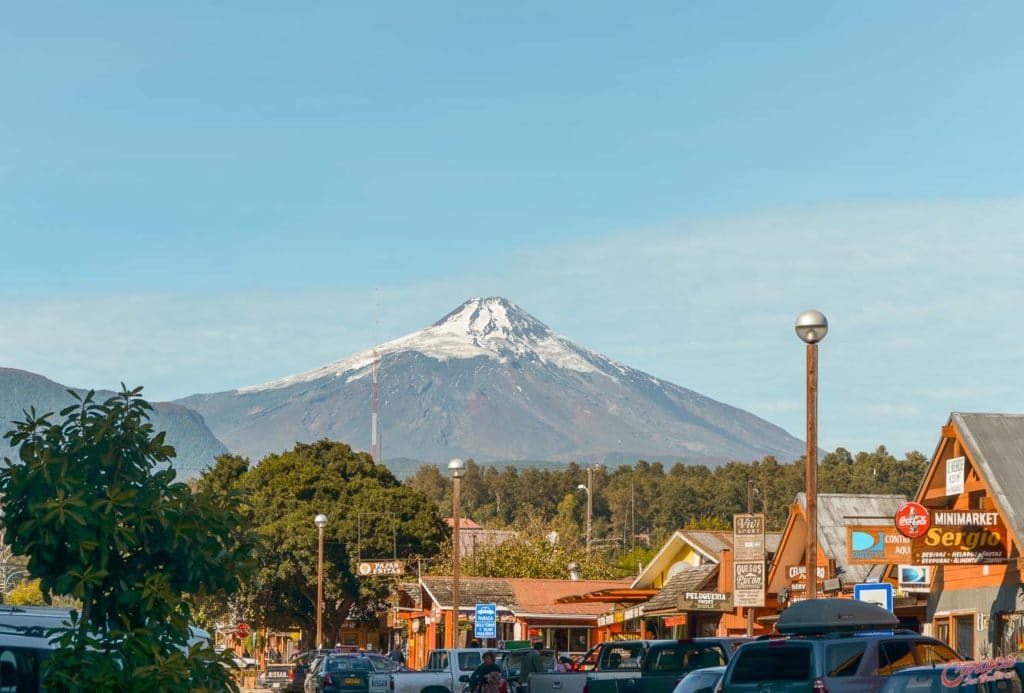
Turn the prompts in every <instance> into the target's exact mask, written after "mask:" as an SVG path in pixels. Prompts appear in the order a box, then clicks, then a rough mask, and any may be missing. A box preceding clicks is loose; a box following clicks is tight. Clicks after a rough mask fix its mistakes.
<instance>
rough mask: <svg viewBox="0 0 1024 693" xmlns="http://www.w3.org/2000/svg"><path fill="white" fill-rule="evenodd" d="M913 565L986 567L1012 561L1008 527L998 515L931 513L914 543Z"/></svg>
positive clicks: (933, 511) (971, 512) (911, 560)
mask: <svg viewBox="0 0 1024 693" xmlns="http://www.w3.org/2000/svg"><path fill="white" fill-rule="evenodd" d="M911 546H912V549H911V558H910V560H909V561H903V562H904V563H911V564H913V565H983V564H987V563H988V564H991V563H1005V562H1006V561H1007V559H1008V558H1009V555H1010V554H1009V541H1008V540H1007V532H1006V526H1005V525H1004V524H1003V520H1002V518H1001V517H1000V516H999V513H997V512H985V511H978V510H969V511H960V510H932V511H930V517H929V523H928V529H927V530H926V531H925V532H924V534H923V535H922V536H920V537H918V538H916V539H914V540H913V542H912V545H911Z"/></svg>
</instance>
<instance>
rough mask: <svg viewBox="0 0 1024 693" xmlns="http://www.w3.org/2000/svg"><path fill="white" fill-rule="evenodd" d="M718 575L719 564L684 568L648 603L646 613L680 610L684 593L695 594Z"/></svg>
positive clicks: (645, 608) (645, 606) (645, 607)
mask: <svg viewBox="0 0 1024 693" xmlns="http://www.w3.org/2000/svg"><path fill="white" fill-rule="evenodd" d="M717 574H718V564H710V565H698V566H694V567H692V568H683V569H682V570H680V571H679V572H678V573H676V574H675V575H673V576H672V577H671V578H670V579H669V581H668V582H667V583H666V584H665V586H664V587H662V588H661V591H660V592H658V594H657V595H656V596H654V597H652V598H651V599H650V601H648V602H646V603H645V604H644V605H643V606H644V613H645V614H650V613H653V612H656V611H666V610H672V611H675V610H677V609H678V608H679V596H680V595H681V594H683V593H684V592H695V591H697V590H700V588H702V587H704V586H705V585H707V584H708V583H709V582H711V580H713V579H714V578H715V576H716V575H717Z"/></svg>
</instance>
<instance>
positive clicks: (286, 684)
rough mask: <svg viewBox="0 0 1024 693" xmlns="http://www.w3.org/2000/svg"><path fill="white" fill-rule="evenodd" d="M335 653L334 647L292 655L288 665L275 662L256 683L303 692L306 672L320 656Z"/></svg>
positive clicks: (277, 688)
mask: <svg viewBox="0 0 1024 693" xmlns="http://www.w3.org/2000/svg"><path fill="white" fill-rule="evenodd" d="M329 654H334V650H333V649H327V648H321V649H319V650H309V651H307V652H301V653H299V654H296V655H293V656H292V661H290V662H289V663H288V664H287V665H281V664H275V665H271V666H268V667H267V670H266V671H265V672H263V673H262V674H260V676H259V677H257V679H256V685H257V686H259V687H261V688H269V689H271V690H275V691H276V690H281V691H285V693H302V692H303V691H304V690H305V683H306V674H307V673H309V669H310V667H311V666H313V663H314V662H315V661H316V660H317V659H319V658H320V657H324V656H326V655H329Z"/></svg>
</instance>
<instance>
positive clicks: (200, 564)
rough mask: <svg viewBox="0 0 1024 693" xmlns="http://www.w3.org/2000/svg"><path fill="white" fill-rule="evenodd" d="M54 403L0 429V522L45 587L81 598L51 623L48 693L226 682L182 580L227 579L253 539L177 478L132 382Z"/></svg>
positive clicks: (229, 583)
mask: <svg viewBox="0 0 1024 693" xmlns="http://www.w3.org/2000/svg"><path fill="white" fill-rule="evenodd" d="M71 395H72V397H74V398H75V399H76V400H78V401H77V403H76V404H74V405H72V406H69V407H68V408H66V409H64V410H63V411H61V412H60V416H61V417H66V418H65V419H64V421H63V422H62V423H55V422H51V421H50V417H51V416H52V414H44V415H42V416H38V415H37V414H36V412H35V411H34V410H33V411H30V412H26V418H25V420H24V421H21V422H17V423H16V424H15V426H16V428H15V430H13V431H11V432H10V433H8V434H7V436H6V437H7V438H8V439H9V440H10V444H11V446H12V447H14V448H16V449H17V450H18V460H17V461H14V462H12V461H11V460H9V459H7V460H5V461H6V463H7V466H6V467H5V468H4V469H2V470H0V493H2V495H3V498H4V516H3V524H4V527H5V529H6V532H7V539H8V541H9V542H10V545H11V548H12V549H13V551H14V552H15V553H16V554H19V555H26V556H28V570H29V572H30V574H32V575H33V576H36V577H37V578H38V579H39V587H40V590H41V592H42V594H43V595H44V599H48V595H51V594H52V595H64V596H69V597H74V598H76V599H78V600H80V601H81V609H80V610H77V609H76V610H73V611H72V612H71V617H70V620H69V622H68V623H67V624H66V625H65V627H63V628H61V629H60V630H59V632H58V635H59V637H58V638H57V640H56V643H57V651H56V652H54V654H53V655H52V658H53V661H58V662H60V663H61V664H60V666H59V667H50V668H48V670H47V674H46V687H47V690H51V691H85V690H96V691H113V690H154V691H156V690H159V691H214V690H216V691H222V690H234V689H235V684H234V682H233V681H232V680H231V675H230V671H229V669H228V668H227V667H226V666H225V663H224V660H222V659H221V658H220V657H219V656H218V655H217V654H216V653H215V652H214V650H213V647H212V644H211V643H209V642H201V643H197V644H193V645H191V646H190V644H189V640H190V629H189V622H190V618H191V613H190V609H189V606H188V604H187V603H186V602H185V601H184V599H183V596H182V595H183V593H184V592H199V591H202V590H203V589H207V588H209V589H227V590H232V589H234V588H236V587H237V585H238V578H239V577H240V576H243V575H245V574H246V572H247V571H248V570H250V569H251V567H252V565H253V556H252V554H253V543H252V537H251V534H250V532H249V531H248V530H247V529H246V528H245V525H244V523H243V522H242V521H241V517H240V516H239V515H238V513H237V512H235V510H234V509H233V508H232V507H230V506H228V505H226V504H224V503H223V501H222V499H218V498H214V497H212V496H210V495H209V494H203V493H193V492H192V491H191V490H190V489H189V487H188V486H187V485H185V484H183V483H177V482H175V472H174V470H173V469H172V468H171V465H170V460H171V458H172V457H173V456H174V449H173V448H171V447H169V446H167V445H165V444H164V434H163V433H154V431H153V427H152V425H151V424H150V423H149V421H148V418H149V414H148V413H149V412H150V411H151V410H152V408H151V407H150V405H149V404H148V403H146V402H145V401H144V400H143V399H141V388H138V389H135V390H132V391H128V390H126V389H123V390H122V392H121V393H120V394H119V395H117V396H115V397H112V398H111V399H109V400H107V401H106V402H103V403H97V402H96V401H94V396H95V395H94V393H92V392H89V393H88V394H86V395H85V396H84V398H83V397H79V396H78V395H75V393H73V392H72V393H71Z"/></svg>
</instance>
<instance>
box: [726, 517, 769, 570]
mask: <svg viewBox="0 0 1024 693" xmlns="http://www.w3.org/2000/svg"><path fill="white" fill-rule="evenodd" d="M732 557H733V561H736V562H739V563H753V562H755V561H763V560H764V513H737V514H734V515H733V516H732Z"/></svg>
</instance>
